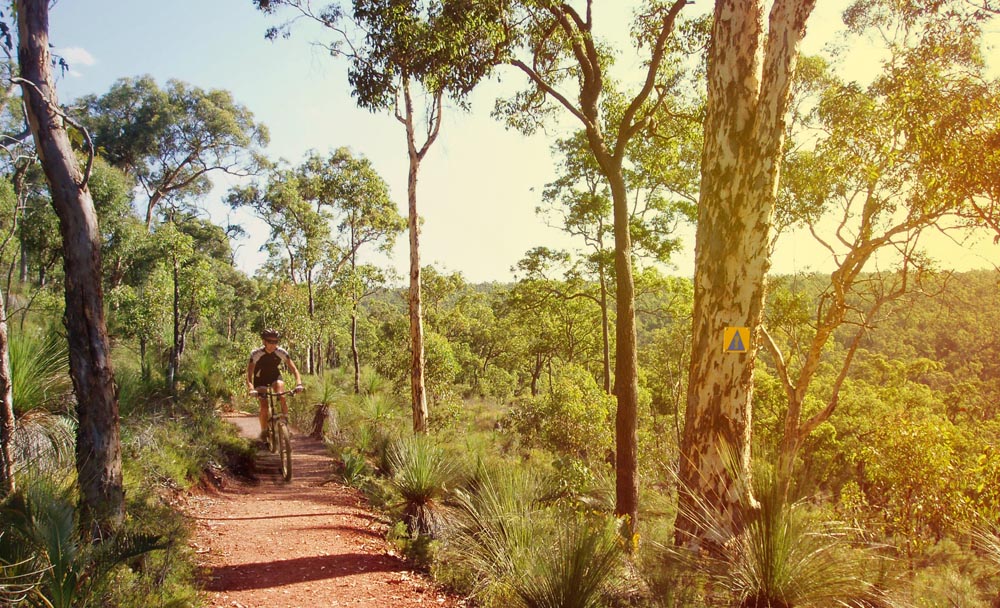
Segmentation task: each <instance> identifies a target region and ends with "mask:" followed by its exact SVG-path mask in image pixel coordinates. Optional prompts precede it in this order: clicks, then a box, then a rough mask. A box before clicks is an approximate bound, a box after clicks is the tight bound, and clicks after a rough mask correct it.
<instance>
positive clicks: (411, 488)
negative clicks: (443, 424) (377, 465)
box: [389, 435, 458, 536]
mask: <svg viewBox="0 0 1000 608" xmlns="http://www.w3.org/2000/svg"><path fill="white" fill-rule="evenodd" d="M389 463H390V466H391V468H392V477H391V483H392V485H393V487H394V488H395V489H396V491H397V492H399V494H400V496H401V497H402V506H403V520H404V521H405V522H406V526H407V529H408V530H409V531H410V533H411V534H413V535H431V536H434V535H436V534H437V533H438V532H439V531H440V529H441V524H442V514H443V512H442V509H443V499H444V497H445V496H446V494H447V492H448V491H449V489H450V488H451V486H452V485H453V483H454V481H455V480H456V479H457V477H458V470H457V468H456V466H455V463H454V461H452V460H450V459H449V458H448V457H447V456H446V454H445V452H444V450H443V449H442V448H440V447H439V446H437V445H435V444H434V443H433V442H432V440H431V439H430V438H429V437H427V436H425V435H416V436H413V437H408V438H406V439H401V440H400V441H398V442H397V443H396V444H395V446H393V447H392V451H391V452H390V454H389Z"/></svg>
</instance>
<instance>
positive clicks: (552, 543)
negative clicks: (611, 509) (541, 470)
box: [443, 467, 625, 608]
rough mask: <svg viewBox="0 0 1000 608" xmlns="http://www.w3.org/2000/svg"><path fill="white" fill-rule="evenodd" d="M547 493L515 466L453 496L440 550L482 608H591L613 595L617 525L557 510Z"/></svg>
mask: <svg viewBox="0 0 1000 608" xmlns="http://www.w3.org/2000/svg"><path fill="white" fill-rule="evenodd" d="M551 494H552V489H551V488H548V487H546V484H545V482H544V480H543V479H542V478H540V477H539V476H538V475H537V474H535V473H534V472H532V471H528V470H523V469H520V468H517V467H503V468H500V467H497V468H489V469H486V468H484V469H481V470H480V471H478V472H477V473H476V474H475V475H474V479H473V481H472V482H471V483H470V484H469V485H468V487H467V488H465V489H462V490H459V491H457V492H456V499H455V503H456V517H455V525H454V526H452V527H451V529H450V530H449V531H448V534H447V535H446V536H445V538H444V548H443V551H445V552H446V553H447V554H448V556H449V561H448V563H449V565H450V569H453V570H455V571H460V572H463V573H464V576H465V577H466V579H467V581H468V584H469V585H470V587H471V588H470V589H469V590H470V592H471V593H472V595H473V596H474V597H476V598H478V599H479V600H481V601H482V602H483V605H487V606H500V605H502V606H522V607H528V608H556V607H560V608H562V607H565V608H589V607H595V606H604V605H606V603H607V601H608V599H609V598H610V597H611V596H612V595H613V594H614V593H615V591H616V590H617V589H618V587H619V584H618V583H619V582H620V581H621V580H622V579H621V577H620V574H621V571H622V568H623V566H624V560H623V555H624V551H623V550H624V547H625V546H624V543H623V541H622V538H621V536H620V535H619V527H620V525H621V520H620V519H616V518H607V517H605V516H603V515H601V514H597V513H592V512H588V513H578V512H574V511H568V510H565V509H560V508H556V507H554V506H552V505H551V504H550V503H546V502H544V501H543V498H542V497H544V496H547V495H551Z"/></svg>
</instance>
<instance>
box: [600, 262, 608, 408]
mask: <svg viewBox="0 0 1000 608" xmlns="http://www.w3.org/2000/svg"><path fill="white" fill-rule="evenodd" d="M601 250H602V251H603V250H604V245H603V243H602V244H601ZM606 274H607V273H606V271H605V269H604V262H603V261H602V262H600V270H599V277H600V283H601V338H602V339H603V341H604V392H605V393H608V394H609V395H610V394H611V322H610V320H609V319H608V277H607V276H606Z"/></svg>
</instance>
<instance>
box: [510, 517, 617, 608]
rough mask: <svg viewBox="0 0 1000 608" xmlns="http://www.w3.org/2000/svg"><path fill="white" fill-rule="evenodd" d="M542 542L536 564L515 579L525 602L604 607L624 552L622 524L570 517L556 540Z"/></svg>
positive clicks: (552, 607) (534, 606) (537, 607)
mask: <svg viewBox="0 0 1000 608" xmlns="http://www.w3.org/2000/svg"><path fill="white" fill-rule="evenodd" d="M539 540H540V541H541V542H539V543H538V544H539V545H541V547H539V548H540V549H541V550H540V551H539V552H538V555H537V558H538V559H537V561H535V562H534V564H533V568H531V570H529V571H528V572H526V573H524V576H520V577H517V578H514V579H513V584H512V586H513V588H514V593H515V594H516V597H517V598H518V600H520V601H519V604H520V605H521V606H524V608H600V607H602V606H606V605H607V603H608V600H609V599H611V598H612V597H614V595H615V594H616V592H617V591H618V589H616V585H619V584H621V583H620V581H621V570H622V567H623V560H622V556H623V554H624V551H623V547H624V542H623V541H622V538H621V536H620V535H619V534H618V522H616V521H615V520H613V519H609V520H606V521H603V522H601V521H600V520H598V521H597V522H593V521H591V520H590V519H588V518H584V517H577V518H575V519H574V518H569V519H567V520H565V521H564V522H563V523H562V525H560V526H558V527H557V529H556V530H555V539H554V542H551V544H550V543H546V542H545V539H544V538H543V539H539ZM546 545H549V546H546Z"/></svg>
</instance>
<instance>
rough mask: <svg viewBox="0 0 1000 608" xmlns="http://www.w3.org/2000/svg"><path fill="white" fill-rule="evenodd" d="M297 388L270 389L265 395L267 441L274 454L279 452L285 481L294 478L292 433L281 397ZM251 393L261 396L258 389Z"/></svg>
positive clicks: (292, 392)
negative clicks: (286, 389) (283, 409)
mask: <svg viewBox="0 0 1000 608" xmlns="http://www.w3.org/2000/svg"><path fill="white" fill-rule="evenodd" d="M296 392H297V391H296V390H295V389H292V390H289V391H281V392H274V391H272V390H270V389H268V390H267V391H266V392H265V393H264V395H265V396H266V397H267V411H268V414H267V430H266V431H265V432H264V437H265V440H266V442H267V449H268V450H269V451H270V452H271V453H272V454H273V453H275V452H277V453H278V460H279V461H280V462H281V477H282V478H283V479H284V480H285V481H291V480H292V433H291V431H289V430H288V417H287V416H285V414H284V413H282V412H281V408H280V403H281V401H279V398H280V397H284V396H285V395H293V394H295V393H296ZM250 394H251V395H256V396H260V394H261V393H260V392H258V391H250Z"/></svg>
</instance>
